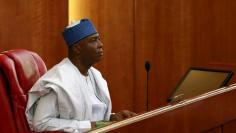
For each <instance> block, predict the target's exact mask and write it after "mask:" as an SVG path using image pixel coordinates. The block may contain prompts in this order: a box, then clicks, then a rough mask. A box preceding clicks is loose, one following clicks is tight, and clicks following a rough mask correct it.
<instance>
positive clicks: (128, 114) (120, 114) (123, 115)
mask: <svg viewBox="0 0 236 133" xmlns="http://www.w3.org/2000/svg"><path fill="white" fill-rule="evenodd" d="M136 115H137V114H136V113H134V112H130V111H128V110H122V111H120V112H118V113H115V114H112V115H111V116H110V121H121V120H123V119H126V118H130V117H133V116H136Z"/></svg>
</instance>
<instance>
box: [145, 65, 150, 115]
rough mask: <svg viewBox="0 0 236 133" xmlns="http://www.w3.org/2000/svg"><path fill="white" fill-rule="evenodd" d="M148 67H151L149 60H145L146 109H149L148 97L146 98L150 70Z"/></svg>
mask: <svg viewBox="0 0 236 133" xmlns="http://www.w3.org/2000/svg"><path fill="white" fill-rule="evenodd" d="M150 68H151V65H150V63H149V61H145V70H146V73H147V75H146V76H147V86H146V90H147V92H146V95H147V111H148V110H149V98H148V93H149V90H148V80H149V71H150Z"/></svg>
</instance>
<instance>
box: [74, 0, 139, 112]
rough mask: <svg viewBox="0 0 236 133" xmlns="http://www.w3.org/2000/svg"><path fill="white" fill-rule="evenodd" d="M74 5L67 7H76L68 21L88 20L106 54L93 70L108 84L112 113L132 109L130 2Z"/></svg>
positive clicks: (106, 0)
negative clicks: (96, 69) (95, 29)
mask: <svg viewBox="0 0 236 133" xmlns="http://www.w3.org/2000/svg"><path fill="white" fill-rule="evenodd" d="M71 2H73V1H71ZM74 2H75V4H72V3H70V5H71V6H72V7H77V8H74V10H73V11H72V10H71V11H70V12H73V13H74V15H72V16H71V18H70V19H71V20H73V19H81V18H90V19H91V20H92V21H93V22H94V24H95V25H96V27H97V29H98V32H99V34H100V35H101V40H102V42H103V44H104V50H105V51H104V57H103V60H102V61H101V62H100V63H98V64H97V65H96V67H97V68H98V69H99V70H101V72H102V74H103V76H104V77H105V79H106V80H107V81H108V86H109V90H110V94H111V99H112V103H113V111H114V112H116V111H119V110H122V109H129V110H133V89H134V87H133V84H134V79H133V78H134V76H133V75H134V73H133V71H134V70H133V65H134V63H133V62H134V61H133V47H134V39H133V37H134V36H133V34H134V29H133V19H134V15H133V9H134V8H133V6H134V3H133V0H112V1H111V0H86V1H82V0H81V1H76V0H74ZM124 3H125V4H124ZM75 13H77V15H75Z"/></svg>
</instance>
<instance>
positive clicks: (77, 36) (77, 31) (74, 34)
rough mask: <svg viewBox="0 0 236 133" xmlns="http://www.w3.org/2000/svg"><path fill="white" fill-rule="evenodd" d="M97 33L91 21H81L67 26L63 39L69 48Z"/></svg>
mask: <svg viewBox="0 0 236 133" xmlns="http://www.w3.org/2000/svg"><path fill="white" fill-rule="evenodd" d="M95 33H97V30H96V28H95V27H94V25H93V24H92V22H91V21H90V20H89V19H81V20H80V21H76V22H74V23H72V24H71V25H69V26H67V27H66V28H65V30H64V31H63V33H62V34H63V37H64V40H65V41H66V43H67V45H68V46H69V47H71V46H73V45H74V44H75V43H77V42H79V41H80V40H82V39H84V38H86V37H88V36H90V35H93V34H95Z"/></svg>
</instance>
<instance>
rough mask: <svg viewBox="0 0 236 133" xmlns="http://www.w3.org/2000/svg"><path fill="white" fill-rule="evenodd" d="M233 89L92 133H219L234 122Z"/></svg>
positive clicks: (133, 118) (235, 115) (210, 94)
mask: <svg viewBox="0 0 236 133" xmlns="http://www.w3.org/2000/svg"><path fill="white" fill-rule="evenodd" d="M235 96H236V86H232V87H229V88H222V89H218V90H215V91H211V92H209V93H208V94H205V95H201V96H198V97H194V98H192V99H188V100H185V101H182V102H180V103H176V104H172V105H168V106H165V107H163V108H159V109H155V110H153V111H150V112H147V113H144V114H141V115H138V116H135V117H132V118H130V119H126V120H123V121H120V122H116V123H114V124H111V125H109V126H106V127H104V128H100V129H97V130H95V131H94V132H91V133H95V132H96V133H103V132H112V133H113V132H115V133H119V132H122V133H124V132H134V131H136V132H142V133H149V132H154V133H203V132H208V133H221V132H222V130H221V128H220V127H219V126H220V125H222V124H225V123H227V122H229V121H231V120H234V119H236V106H231V105H234V103H235V102H234V101H235V100H236V97H235Z"/></svg>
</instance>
